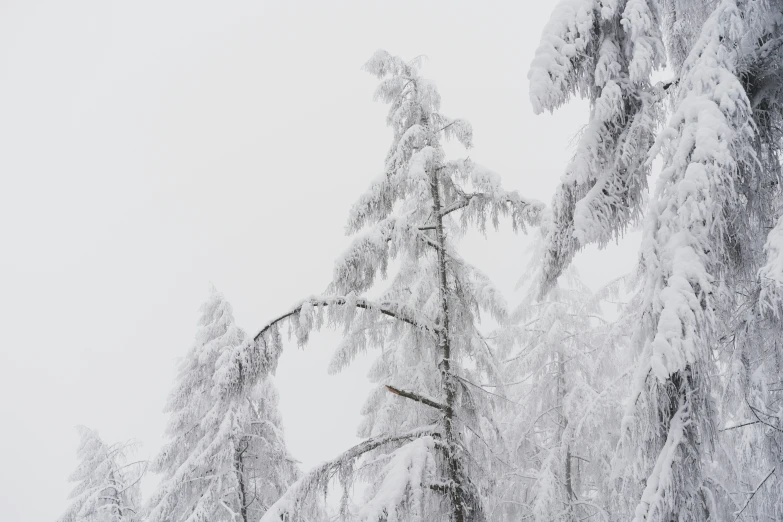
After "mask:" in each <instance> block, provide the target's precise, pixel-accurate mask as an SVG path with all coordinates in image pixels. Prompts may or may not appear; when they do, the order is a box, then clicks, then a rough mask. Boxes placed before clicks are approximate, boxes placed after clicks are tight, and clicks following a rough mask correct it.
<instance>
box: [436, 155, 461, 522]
mask: <svg viewBox="0 0 783 522" xmlns="http://www.w3.org/2000/svg"><path fill="white" fill-rule="evenodd" d="M430 192H431V194H432V207H433V208H432V212H433V215H434V217H435V243H436V245H437V250H438V278H439V282H438V286H439V295H440V318H441V325H440V326H441V329H440V331H439V332H438V344H439V346H440V352H441V360H440V364H439V366H440V371H441V386H442V387H443V395H444V398H445V403H446V404H445V405H446V411H445V412H444V419H443V420H444V423H445V438H446V444H447V461H448V472H449V479H450V481H451V483H452V489H451V497H452V503H453V514H452V517H453V519H454V522H464V520H465V507H464V506H463V501H462V500H463V499H462V494H463V488H462V482H461V479H460V466H459V462H458V461H457V458H456V456H455V454H454V452H455V448H456V446H457V437H456V435H455V432H454V403H455V399H456V386H455V384H454V377H453V376H452V374H451V344H450V342H449V341H450V339H449V302H448V282H447V277H446V234H445V233H444V231H443V216H442V211H443V209H442V204H441V201H440V187H439V184H438V173H437V169H433V170H432V173H431V175H430Z"/></svg>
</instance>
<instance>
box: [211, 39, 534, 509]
mask: <svg viewBox="0 0 783 522" xmlns="http://www.w3.org/2000/svg"><path fill="white" fill-rule="evenodd" d="M419 67H420V60H419V59H416V60H413V61H410V62H408V61H405V60H403V59H401V58H398V57H395V56H392V55H390V54H388V53H386V52H385V51H379V52H377V53H376V54H375V55H374V56H373V57H372V58H371V59H370V61H369V62H367V64H366V65H365V69H366V70H367V71H368V72H370V73H371V74H373V75H374V76H376V77H378V78H379V80H380V82H381V83H380V85H379V87H378V90H377V91H376V95H375V96H376V99H380V100H381V101H383V102H385V103H387V104H388V105H389V113H388V117H387V124H388V125H389V126H390V127H391V129H392V131H393V136H394V137H393V142H392V146H391V148H390V150H389V153H388V154H387V156H386V162H385V169H384V171H383V172H382V173H381V175H380V176H378V177H377V178H376V179H375V180H373V181H372V182H371V184H370V188H369V189H368V190H367V191H366V192H365V193H364V194H363V195H362V196H360V198H359V200H358V201H357V202H356V204H355V205H354V206H353V208H352V209H351V212H350V217H349V222H348V232H349V233H351V234H356V238H355V239H354V241H353V243H352V244H351V246H350V247H349V248H348V250H347V251H346V252H345V253H344V254H343V255H342V256H341V257H340V258H339V259H338V260H337V263H336V266H335V271H334V280H333V282H332V283H331V285H330V287H329V295H327V296H316V297H312V298H309V299H306V300H305V301H304V302H302V303H301V304H299V305H297V306H296V307H294V308H293V310H291V311H290V312H288V313H286V314H284V315H283V316H281V317H280V318H278V319H276V320H274V321H272V322H270V323H269V324H268V325H267V326H266V327H264V328H263V329H262V330H261V331H260V332H259V334H258V335H257V336H256V337H255V343H249V344H247V345H245V346H243V347H241V348H240V349H239V350H237V358H238V359H240V360H243V361H251V362H254V363H255V367H256V368H257V371H258V372H259V373H260V374H263V373H265V372H268V371H271V370H273V369H274V367H275V364H276V360H277V357H278V356H279V353H280V350H281V347H282V345H281V338H280V332H279V329H280V324H281V322H283V321H289V322H290V325H291V330H292V332H293V334H294V336H295V337H296V338H297V340H298V341H299V342H300V343H304V342H306V341H307V338H308V334H309V333H310V331H312V330H313V329H315V328H319V327H322V326H325V325H341V326H343V327H344V328H345V332H346V337H345V340H344V342H343V343H342V345H341V346H340V347H339V348H338V350H337V352H336V354H335V356H334V360H333V363H332V370H333V371H339V370H340V369H342V368H343V367H345V366H346V365H347V364H349V363H350V362H351V361H352V360H353V358H354V357H355V356H356V354H357V353H359V352H361V351H364V350H366V349H367V348H370V347H377V348H379V349H380V350H381V353H380V355H379V357H378V359H377V360H376V363H375V364H374V366H373V368H372V370H371V376H370V377H371V378H372V379H373V381H375V382H376V383H377V384H378V386H377V388H376V389H375V391H374V392H373V393H372V394H371V395H370V397H369V398H368V400H367V403H366V405H365V408H364V410H363V413H364V421H363V424H362V426H361V427H360V434H361V435H362V436H363V437H366V440H365V442H363V443H361V444H360V445H359V446H357V447H355V448H352V449H350V450H348V451H347V452H346V453H345V454H344V455H342V456H340V457H338V458H337V459H335V460H334V461H332V462H330V463H327V464H324V465H323V466H321V467H319V468H317V469H316V470H314V471H313V472H311V473H310V474H308V475H306V476H305V477H304V478H303V479H302V480H300V481H299V482H298V483H297V484H296V485H294V486H293V487H292V488H291V489H290V490H289V492H288V493H287V494H286V495H285V496H284V497H283V498H282V499H281V501H280V502H279V503H278V504H276V506H275V507H273V508H272V509H271V510H270V511H269V512H268V513H267V515H266V517H265V518H264V520H270V521H271V520H275V517H277V516H278V515H279V514H281V513H283V512H289V513H296V512H306V511H307V503H308V501H307V499H308V495H310V496H312V494H313V493H314V492H316V491H318V490H319V489H320V488H321V487H323V486H324V485H325V484H326V483H327V482H328V481H329V480H330V479H331V478H334V477H337V478H339V479H340V480H341V482H342V483H343V484H344V485H345V486H346V487H347V486H349V485H350V483H351V481H352V480H354V479H355V477H357V476H359V477H363V478H365V479H367V480H368V482H369V488H368V496H367V499H366V500H365V501H363V502H361V503H360V505H359V506H358V507H356V508H353V507H352V505H351V503H350V499H349V498H347V497H345V498H344V500H343V503H342V511H343V514H346V515H347V514H348V513H349V512H352V513H353V514H354V515H355V516H356V517H357V518H358V519H359V520H363V521H373V522H374V521H376V520H388V521H393V520H443V519H450V520H453V521H454V522H462V521H467V520H483V519H484V517H485V513H484V505H483V502H482V498H483V497H484V493H485V491H486V490H487V489H488V488H490V487H491V481H492V476H491V474H488V473H486V471H487V468H491V467H492V466H493V465H494V459H493V457H492V455H491V454H490V453H488V451H489V450H488V448H490V447H491V446H492V442H491V441H492V439H493V438H495V437H496V436H497V428H496V426H495V424H494V419H493V418H492V417H493V415H492V409H491V408H489V407H486V408H483V407H479V406H478V405H479V403H480V402H481V401H486V400H487V399H486V397H484V396H487V395H488V394H486V393H483V392H482V391H481V390H480V389H478V386H477V385H476V383H479V382H481V380H482V379H484V378H494V377H497V376H498V369H497V364H496V361H495V358H494V355H493V350H492V349H491V348H490V346H489V344H488V342H487V339H486V338H485V337H484V336H483V335H482V334H481V332H480V331H479V328H478V324H479V319H480V313H487V314H489V315H490V316H492V317H494V318H495V319H496V320H498V321H503V320H505V318H506V316H507V313H506V308H505V303H504V301H503V298H502V296H501V295H500V293H499V292H498V291H497V290H496V289H495V288H494V287H493V286H492V284H491V282H490V281H489V280H488V279H487V277H486V276H485V275H483V274H482V273H481V272H480V271H479V270H478V269H476V268H475V267H473V266H471V265H470V264H468V263H467V262H465V260H463V259H462V258H461V257H460V255H459V253H458V251H457V240H458V239H459V238H460V236H462V234H463V233H464V232H465V231H466V230H467V229H468V228H470V227H475V228H477V229H478V230H485V229H486V226H487V225H490V226H493V227H497V226H498V224H499V220H500V218H501V217H507V218H508V219H509V220H510V222H511V224H512V226H513V227H514V229H515V230H516V229H524V227H526V226H527V225H529V224H533V223H535V222H537V220H538V219H539V214H540V212H541V210H542V205H541V204H540V203H537V202H535V201H531V200H528V199H525V198H523V197H521V196H520V195H519V194H517V193H516V192H513V191H507V190H505V189H503V188H502V186H501V184H500V178H499V176H498V175H497V174H495V173H494V172H492V171H490V170H488V169H486V168H484V167H482V166H480V165H477V164H475V163H473V162H472V161H470V160H467V159H460V160H448V159H447V158H446V157H445V153H444V150H443V146H442V142H443V140H448V139H454V140H456V141H458V142H459V143H461V144H462V145H464V146H465V147H470V145H471V139H472V130H471V127H470V125H469V124H468V123H467V122H465V121H463V120H458V119H451V118H448V117H446V116H444V115H443V114H441V113H440V96H439V94H438V91H437V90H436V89H435V86H434V85H433V84H432V82H430V81H428V80H426V79H425V78H423V77H422V76H421V75H420V73H419ZM392 262H395V271H394V272H393V273H389V270H390V267H391V266H392ZM381 278H384V279H386V278H388V279H389V284H388V286H387V287H386V288H385V289H384V290H383V291H381V293H380V295H379V297H378V298H377V299H368V298H366V297H364V296H363V295H362V294H364V293H365V292H366V291H368V290H369V289H371V288H372V287H373V285H374V284H375V283H376V282H377V281H378V280H379V279H381ZM226 386H231V383H230V381H229V382H227V383H226ZM359 470H362V472H361V473H357V472H358V471H359Z"/></svg>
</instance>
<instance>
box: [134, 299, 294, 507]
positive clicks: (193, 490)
mask: <svg viewBox="0 0 783 522" xmlns="http://www.w3.org/2000/svg"><path fill="white" fill-rule="evenodd" d="M198 324H199V327H200V328H199V330H198V333H197V334H196V343H195V345H194V346H193V348H192V349H191V350H190V352H189V353H188V355H187V357H186V358H185V359H184V360H183V361H182V363H181V365H180V371H179V375H178V378H177V383H176V385H175V387H174V389H173V391H172V392H171V395H170V396H169V401H168V405H167V408H166V409H167V411H169V412H170V414H171V419H170V421H169V427H168V435H169V441H168V442H167V443H166V444H165V445H164V447H163V448H162V449H161V451H160V454H159V455H158V457H157V458H156V459H155V461H154V462H153V471H155V472H157V473H160V474H162V475H163V477H162V481H161V483H160V485H159V486H158V489H157V491H156V492H155V494H154V495H153V497H152V499H151V501H150V506H149V509H148V512H147V518H146V520H148V521H149V522H156V521H160V522H185V521H187V522H206V521H210V522H217V521H231V522H235V521H236V522H251V521H253V522H254V521H256V520H258V519H259V518H260V517H261V515H262V514H263V513H264V512H265V511H266V510H267V509H268V507H269V506H270V505H271V504H272V503H273V502H274V501H276V500H277V499H278V498H279V496H280V495H281V494H282V493H283V492H284V491H285V490H286V488H287V487H288V486H289V485H290V484H291V483H292V482H293V481H294V480H295V479H296V477H297V475H298V471H297V468H296V466H295V463H294V461H293V460H292V459H291V457H290V456H289V455H288V453H287V450H286V447H285V442H284V440H283V433H282V426H281V420H280V415H279V413H278V412H277V392H276V391H275V388H274V386H273V385H272V383H271V382H270V381H269V380H261V381H258V382H256V383H254V384H253V385H247V386H242V387H241V393H232V392H231V390H227V389H225V388H221V387H219V386H218V385H217V383H218V382H219V380H220V379H222V378H225V377H226V373H231V372H233V371H234V370H235V366H234V361H233V360H232V356H233V354H234V348H235V347H236V346H238V345H240V344H241V343H242V342H243V341H244V337H245V334H244V332H243V331H242V330H240V329H239V328H238V327H237V326H236V324H235V323H234V318H233V315H232V311H231V305H229V304H228V303H227V302H226V301H225V299H224V298H223V296H222V295H221V294H219V293H218V292H217V291H215V289H214V288H212V289H211V292H210V297H209V299H208V300H207V302H206V303H205V304H204V305H203V306H202V308H201V318H200V319H199V323H198ZM232 377H233V379H235V381H236V382H239V383H243V382H244V376H243V374H242V371H241V367H240V370H239V374H237V375H232Z"/></svg>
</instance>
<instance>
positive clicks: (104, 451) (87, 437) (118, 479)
mask: <svg viewBox="0 0 783 522" xmlns="http://www.w3.org/2000/svg"><path fill="white" fill-rule="evenodd" d="M76 429H77V431H78V432H79V437H80V441H79V448H78V450H77V451H76V456H77V458H78V459H79V464H78V467H77V468H76V471H74V472H73V474H72V475H71V476H70V478H69V480H70V481H71V482H76V486H75V487H74V489H73V491H72V492H71V494H70V498H71V505H70V506H69V507H68V509H67V510H66V512H65V514H64V515H62V516H61V517H60V518H59V520H58V522H135V521H138V520H140V518H139V516H138V510H139V502H140V499H141V496H140V493H139V481H140V480H141V477H142V475H143V474H144V469H145V468H146V463H145V462H130V463H128V462H126V460H127V456H128V455H127V454H128V452H129V451H130V450H131V449H132V445H131V444H128V443H122V444H119V443H118V444H112V445H109V444H106V443H105V442H103V440H101V438H100V437H99V436H98V433H97V432H95V431H93V430H91V429H89V428H85V427H84V426H77V428H76Z"/></svg>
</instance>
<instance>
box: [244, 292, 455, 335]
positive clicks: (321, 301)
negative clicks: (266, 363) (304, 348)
mask: <svg viewBox="0 0 783 522" xmlns="http://www.w3.org/2000/svg"><path fill="white" fill-rule="evenodd" d="M304 304H310V305H311V306H321V307H323V306H344V305H346V304H349V305H353V306H355V307H356V308H361V309H362V310H375V311H377V312H380V313H382V314H383V315H386V316H389V317H391V318H394V319H397V320H398V321H402V322H403V323H407V324H409V325H411V326H413V327H416V328H421V329H422V330H427V331H428V332H430V333H433V334H434V333H437V332H438V331H440V327H439V326H438V325H436V324H434V323H432V322H431V321H430V320H429V319H424V320H422V319H419V318H417V317H416V315H417V314H416V312H417V311H416V310H413V309H411V308H409V307H407V306H404V305H401V304H397V303H390V302H386V303H374V302H372V301H369V300H367V299H361V298H357V299H353V298H348V297H342V296H337V297H331V296H328V297H311V298H309V299H305V300H304V301H302V303H300V304H299V305H298V306H296V307H295V308H293V309H292V310H290V311H288V312H286V313H284V314H283V315H281V316H279V317H277V318H276V319H273V320H272V321H270V322H269V323H267V324H266V326H264V327H263V328H261V330H260V331H259V332H258V333H257V334H256V335H255V337H253V340H254V341H255V342H258V341H259V340H260V339H261V337H262V336H263V335H264V334H265V333H266V332H267V331H268V330H269V329H270V328H272V327H273V326H275V325H276V324H278V323H280V322H282V321H284V320H286V319H288V318H289V317H292V316H294V315H296V314H298V313H299V312H301V310H302V306H303V305H304ZM421 315H423V314H421Z"/></svg>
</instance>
